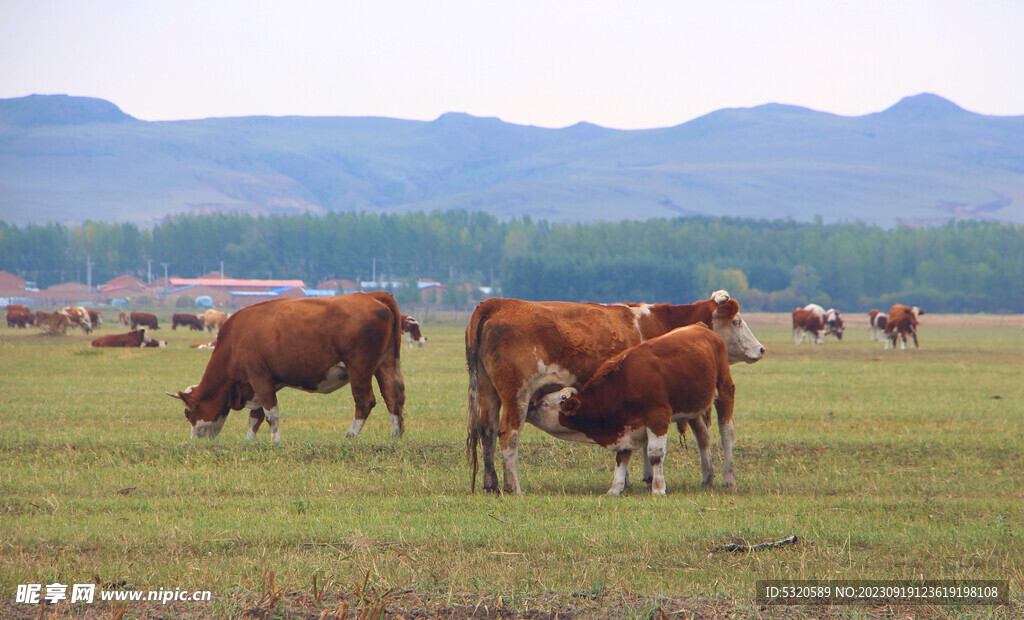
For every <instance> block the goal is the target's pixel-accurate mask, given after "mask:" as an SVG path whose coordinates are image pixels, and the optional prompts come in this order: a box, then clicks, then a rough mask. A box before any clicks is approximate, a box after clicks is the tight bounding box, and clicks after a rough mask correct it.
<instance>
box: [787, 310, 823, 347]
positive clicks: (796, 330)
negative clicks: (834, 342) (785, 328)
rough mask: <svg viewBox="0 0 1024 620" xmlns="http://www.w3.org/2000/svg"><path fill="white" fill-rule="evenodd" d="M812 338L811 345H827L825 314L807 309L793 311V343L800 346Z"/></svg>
mask: <svg viewBox="0 0 1024 620" xmlns="http://www.w3.org/2000/svg"><path fill="white" fill-rule="evenodd" d="M819 307H820V306H819ZM808 336H810V337H811V338H810V342H811V344H825V314H824V312H822V313H821V314H818V313H817V312H815V311H814V310H809V309H807V308H794V309H793V342H794V344H800V343H802V342H803V341H804V338H805V337H808Z"/></svg>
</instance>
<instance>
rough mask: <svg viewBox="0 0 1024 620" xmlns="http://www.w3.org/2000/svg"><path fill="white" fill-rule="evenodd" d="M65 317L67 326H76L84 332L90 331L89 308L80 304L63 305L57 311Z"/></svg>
mask: <svg viewBox="0 0 1024 620" xmlns="http://www.w3.org/2000/svg"><path fill="white" fill-rule="evenodd" d="M58 314H60V315H61V316H63V317H64V318H65V319H67V326H66V327H65V328H64V330H65V331H66V330H67V327H78V328H80V329H81V330H82V333H84V334H91V333H92V316H91V315H90V314H89V309H88V308H84V307H82V306H64V307H63V308H61V309H60V312H59V313H58Z"/></svg>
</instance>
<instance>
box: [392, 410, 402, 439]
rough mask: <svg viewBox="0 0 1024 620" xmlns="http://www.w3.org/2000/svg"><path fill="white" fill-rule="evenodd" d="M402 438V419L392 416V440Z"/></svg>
mask: <svg viewBox="0 0 1024 620" xmlns="http://www.w3.org/2000/svg"><path fill="white" fill-rule="evenodd" d="M401 436H402V418H400V417H399V416H397V415H395V414H391V438H392V439H398V438H400V437H401Z"/></svg>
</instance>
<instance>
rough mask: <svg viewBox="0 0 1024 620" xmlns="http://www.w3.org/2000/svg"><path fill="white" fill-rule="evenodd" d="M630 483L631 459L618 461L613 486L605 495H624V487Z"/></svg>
mask: <svg viewBox="0 0 1024 620" xmlns="http://www.w3.org/2000/svg"><path fill="white" fill-rule="evenodd" d="M628 484H629V461H623V462H621V463H616V465H615V475H614V476H613V477H612V486H611V488H610V489H608V492H607V493H605V495H609V496H612V497H617V496H619V495H622V491H623V489H625V488H626V485H628Z"/></svg>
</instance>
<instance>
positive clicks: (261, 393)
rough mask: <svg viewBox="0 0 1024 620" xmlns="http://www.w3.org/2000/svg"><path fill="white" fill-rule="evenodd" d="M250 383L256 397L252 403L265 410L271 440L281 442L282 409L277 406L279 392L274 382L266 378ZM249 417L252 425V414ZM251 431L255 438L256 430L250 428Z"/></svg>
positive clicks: (264, 415) (264, 414)
mask: <svg viewBox="0 0 1024 620" xmlns="http://www.w3.org/2000/svg"><path fill="white" fill-rule="evenodd" d="M249 383H250V384H251V385H252V390H253V392H254V396H255V398H254V399H253V400H252V401H250V402H252V404H253V405H259V406H260V407H262V408H263V417H264V419H266V421H267V425H268V426H270V438H271V439H272V440H274V441H281V409H280V408H279V407H278V406H277V390H276V389H275V388H274V383H273V381H272V380H271V379H269V378H264V379H258V380H250V381H249ZM250 411H251V410H250ZM249 416H250V420H249V422H250V424H251V423H252V419H251V418H252V414H251V413H250V414H249ZM257 426H258V425H257ZM250 430H251V431H252V432H253V434H254V436H255V429H254V428H252V427H251V426H250Z"/></svg>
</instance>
